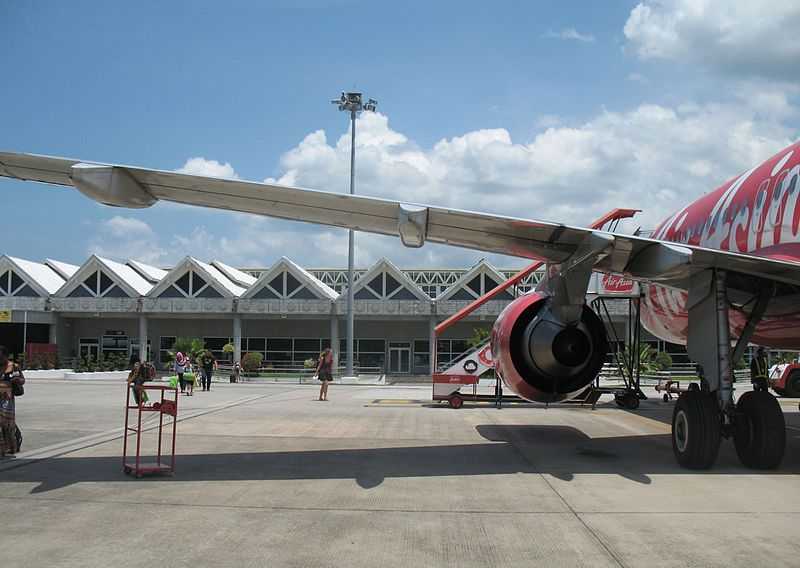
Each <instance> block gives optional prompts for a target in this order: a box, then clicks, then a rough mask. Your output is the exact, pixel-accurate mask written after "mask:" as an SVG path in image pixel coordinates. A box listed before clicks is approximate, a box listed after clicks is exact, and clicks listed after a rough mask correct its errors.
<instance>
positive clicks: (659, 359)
mask: <svg viewBox="0 0 800 568" xmlns="http://www.w3.org/2000/svg"><path fill="white" fill-rule="evenodd" d="M655 364H656V365H658V369H659V371H666V370H667V369H669V368H670V367H672V357H671V356H670V354H669V353H667V352H665V351H659V352H658V353H656V358H655Z"/></svg>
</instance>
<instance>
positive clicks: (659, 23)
mask: <svg viewBox="0 0 800 568" xmlns="http://www.w3.org/2000/svg"><path fill="white" fill-rule="evenodd" d="M799 28H800V2H798V1H797V0H768V1H760V2H759V1H756V0H644V1H643V2H641V3H640V4H638V5H637V6H636V7H635V8H633V10H632V11H631V13H630V15H629V17H628V21H627V22H626V23H625V28H624V32H625V37H626V38H627V40H628V42H629V43H628V47H629V48H630V49H632V50H633V51H634V52H635V53H636V54H637V55H638V56H639V57H640V58H642V59H673V60H683V61H689V62H695V63H699V64H702V65H705V66H710V67H712V68H716V69H721V70H724V71H726V72H729V73H732V74H735V75H744V76H753V75H756V76H769V77H771V78H773V79H779V80H781V81H784V82H797V81H798V69H800V68H799V67H798V61H799V60H800V59H799V58H800V34H798V29H799Z"/></svg>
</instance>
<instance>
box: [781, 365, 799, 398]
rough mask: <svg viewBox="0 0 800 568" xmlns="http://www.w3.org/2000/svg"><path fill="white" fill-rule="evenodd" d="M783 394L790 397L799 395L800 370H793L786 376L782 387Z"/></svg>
mask: <svg viewBox="0 0 800 568" xmlns="http://www.w3.org/2000/svg"><path fill="white" fill-rule="evenodd" d="M783 394H784V395H785V396H788V397H790V398H797V397H800V371H798V370H795V371H792V372H791V373H789V376H788V377H787V378H786V385H784V388H783Z"/></svg>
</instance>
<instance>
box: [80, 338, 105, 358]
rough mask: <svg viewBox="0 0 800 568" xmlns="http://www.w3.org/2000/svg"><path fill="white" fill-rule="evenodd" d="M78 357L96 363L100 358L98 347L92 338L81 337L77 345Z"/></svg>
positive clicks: (95, 340)
mask: <svg viewBox="0 0 800 568" xmlns="http://www.w3.org/2000/svg"><path fill="white" fill-rule="evenodd" d="M78 356H79V357H80V358H81V359H88V360H89V361H97V360H98V359H99V358H100V345H99V343H98V341H97V339H96V338H94V337H90V338H87V337H81V339H80V343H79V344H78Z"/></svg>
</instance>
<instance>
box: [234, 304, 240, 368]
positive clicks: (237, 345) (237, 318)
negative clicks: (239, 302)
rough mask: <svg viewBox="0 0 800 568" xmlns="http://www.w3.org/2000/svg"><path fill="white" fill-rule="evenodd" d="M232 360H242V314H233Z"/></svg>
mask: <svg viewBox="0 0 800 568" xmlns="http://www.w3.org/2000/svg"><path fill="white" fill-rule="evenodd" d="M233 362H234V363H241V362H242V316H240V315H239V314H236V315H234V316H233Z"/></svg>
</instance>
